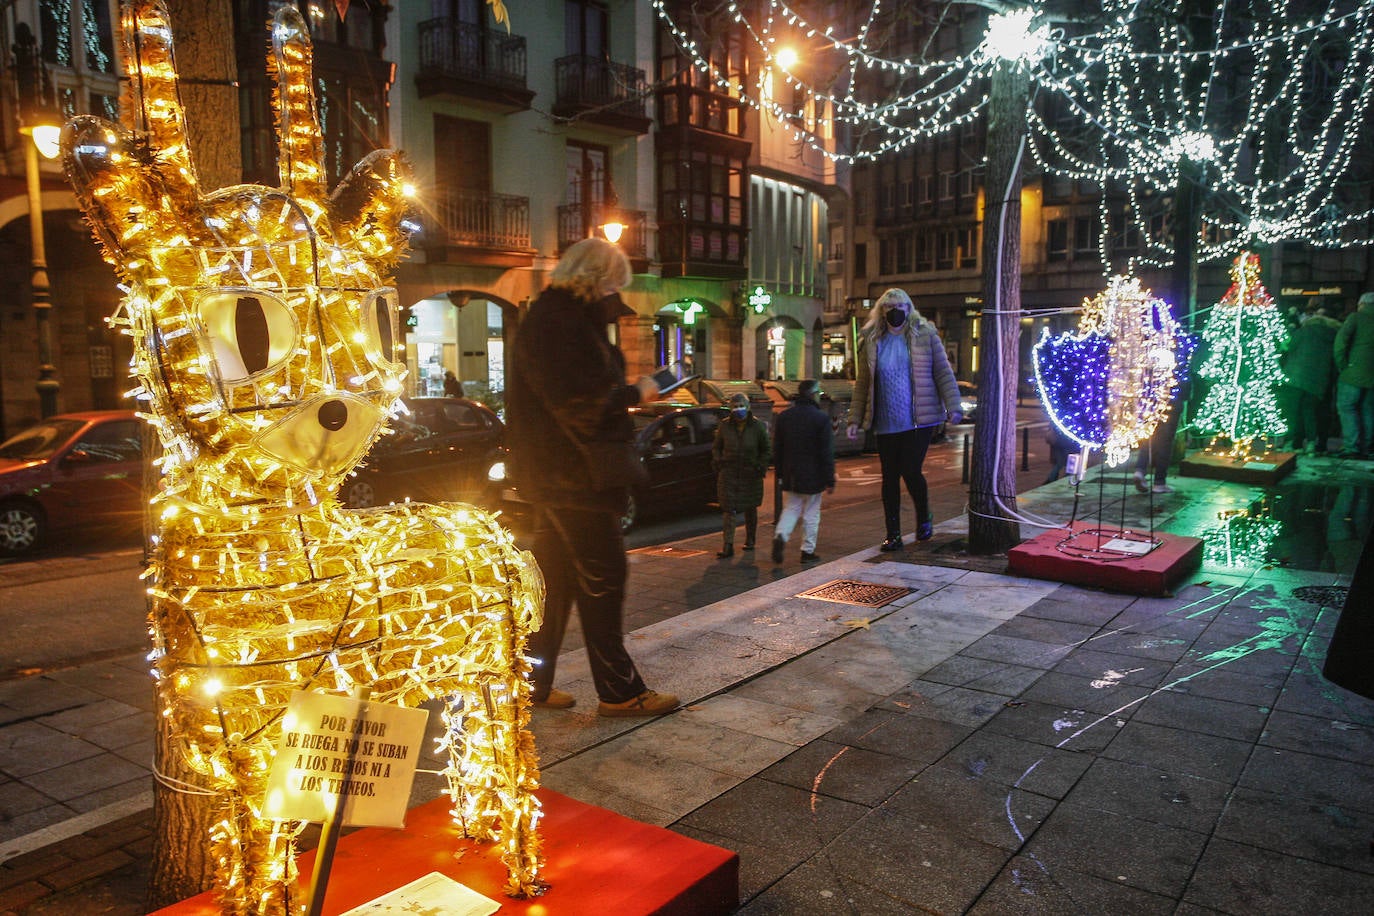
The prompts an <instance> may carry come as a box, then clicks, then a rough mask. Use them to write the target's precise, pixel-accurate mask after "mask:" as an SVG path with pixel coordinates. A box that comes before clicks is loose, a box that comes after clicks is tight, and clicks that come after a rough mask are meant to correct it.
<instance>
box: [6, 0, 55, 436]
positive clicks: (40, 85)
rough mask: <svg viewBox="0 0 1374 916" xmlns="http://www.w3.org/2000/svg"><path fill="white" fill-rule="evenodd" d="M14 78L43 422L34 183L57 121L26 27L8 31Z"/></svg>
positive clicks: (48, 338)
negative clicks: (21, 137)
mask: <svg viewBox="0 0 1374 916" xmlns="http://www.w3.org/2000/svg"><path fill="white" fill-rule="evenodd" d="M14 35H15V44H14V79H15V83H16V87H17V89H18V98H19V132H20V133H21V134H23V135H24V136H26V137H28V138H29V142H27V143H25V144H24V177H25V180H26V182H27V185H28V192H29V239H30V243H31V247H32V255H33V256H32V258H31V259H30V261H29V277H30V281H29V284H30V288H31V289H32V291H33V317H34V323H35V325H36V330H37V338H38V381H37V382H35V383H34V388H35V389H36V390H37V391H38V413H39V416H41V417H43V418H44V419H46V418H47V417H51V416H52V415H53V414H55V413H57V392H58V391H59V390H60V389H61V387H62V386H61V383H60V382H58V380H57V367H56V366H55V365H53V356H52V333H51V329H50V327H49V324H50V321H49V316H50V315H51V313H52V302H51V300H50V298H49V290H48V252H47V245H46V242H45V241H44V237H43V189H42V186H41V184H40V183H39V179H40V177H41V173H40V172H39V169H38V155H39V153H42V154H43V156H44V157H46V158H48V159H52V158H55V157H56V156H57V153H58V135H59V133H60V131H61V119H60V118H59V116H58V114H57V112H56V111H55V110H54V109H53V106H51V105H50V104H49V103H48V69H47V66H46V65H45V64H44V62H43V58H42V56H41V55H40V54H39V53H38V42H37V41H36V40H35V39H34V35H33V32H32V30H30V29H29V27H28V25H27V24H26V23H23V22H21V23H19V24H17V25H16V26H15V29H14Z"/></svg>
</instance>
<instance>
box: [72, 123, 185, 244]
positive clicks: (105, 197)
mask: <svg viewBox="0 0 1374 916" xmlns="http://www.w3.org/2000/svg"><path fill="white" fill-rule="evenodd" d="M62 164H63V167H64V168H65V170H66V173H67V180H68V181H70V182H71V184H72V187H73V189H74V190H75V191H76V199H77V201H78V202H79V203H80V204H81V211H82V212H83V213H85V214H86V220H87V221H88V222H89V223H90V224H91V228H92V229H93V230H95V234H96V237H97V238H99V239H100V242H101V244H103V245H104V246H105V252H106V254H108V255H109V257H110V259H111V260H112V261H114V263H115V265H116V266H117V267H119V268H120V270H121V271H123V270H124V269H125V266H126V265H127V264H128V262H129V261H130V260H132V259H135V258H140V257H144V256H146V255H147V250H146V249H147V239H148V237H147V234H146V233H144V232H143V231H142V229H143V225H144V222H145V219H146V217H147V215H148V214H149V213H152V212H156V211H157V210H159V209H160V208H162V207H163V206H164V202H165V200H166V197H167V194H166V189H165V188H164V187H163V186H162V183H161V181H160V176H159V173H158V172H157V171H156V170H154V169H152V168H149V167H148V166H147V165H146V164H145V163H142V162H140V161H139V156H138V154H137V151H136V149H135V144H134V141H133V138H132V137H131V136H130V135H129V132H128V131H126V130H124V129H123V128H121V127H117V126H115V125H114V124H111V123H110V122H108V121H105V120H102V119H100V118H94V117H91V116H89V115H83V116H81V117H77V118H73V119H72V120H71V121H69V122H67V125H66V126H65V127H63V128H62Z"/></svg>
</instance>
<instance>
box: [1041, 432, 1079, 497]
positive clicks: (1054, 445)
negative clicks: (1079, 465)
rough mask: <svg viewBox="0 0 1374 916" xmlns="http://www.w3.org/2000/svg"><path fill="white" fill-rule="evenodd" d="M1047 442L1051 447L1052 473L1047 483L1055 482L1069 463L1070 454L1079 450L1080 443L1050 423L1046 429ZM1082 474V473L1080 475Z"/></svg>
mask: <svg viewBox="0 0 1374 916" xmlns="http://www.w3.org/2000/svg"><path fill="white" fill-rule="evenodd" d="M1045 444H1046V445H1048V446H1049V447H1050V473H1049V476H1047V477H1046V478H1045V483H1054V482H1055V481H1056V480H1058V479H1059V475H1060V474H1063V473H1064V468H1065V467H1066V466H1067V465H1068V463H1069V456H1070V455H1072V454H1073V453H1074V452H1076V451H1078V448H1079V446H1078V443H1077V442H1075V441H1074V440H1073V439H1071V438H1069V436H1068V434H1067V433H1065V432H1064V431H1063V430H1062V429H1060V428H1059V427H1058V426H1056V425H1054V424H1053V423H1050V424H1049V426H1048V427H1046V429H1045ZM1080 476H1082V475H1080Z"/></svg>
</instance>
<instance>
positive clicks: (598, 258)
mask: <svg viewBox="0 0 1374 916" xmlns="http://www.w3.org/2000/svg"><path fill="white" fill-rule="evenodd" d="M630 279H631V272H630V262H629V259H627V258H626V257H625V254H624V252H622V251H621V250H620V249H619V248H617V247H616V246H615V245H613V244H611V243H610V242H608V241H606V240H605V239H583V240H582V241H580V242H578V243H576V244H575V245H573V246H572V247H570V248H569V249H568V250H567V251H565V252H563V257H561V258H559V259H558V264H557V266H555V267H554V269H553V273H551V274H549V286H551V287H553V288H554V289H563V290H567V291H568V292H570V293H572V294H573V295H574V296H576V297H578V298H579V299H586V300H588V301H589V302H594V301H596V300H598V299H600V298H602V297H603V296H609V295H610V294H611V293H614V292H616V291H618V290H620V289H622V288H624V287H625V286H627V285H628V284H629V282H630Z"/></svg>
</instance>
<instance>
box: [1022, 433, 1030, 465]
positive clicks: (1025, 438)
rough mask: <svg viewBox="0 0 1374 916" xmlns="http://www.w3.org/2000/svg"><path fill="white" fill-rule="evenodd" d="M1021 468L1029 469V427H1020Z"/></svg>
mask: <svg viewBox="0 0 1374 916" xmlns="http://www.w3.org/2000/svg"><path fill="white" fill-rule="evenodd" d="M1021 470H1023V471H1029V470H1030V427H1029V426H1023V427H1021Z"/></svg>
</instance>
